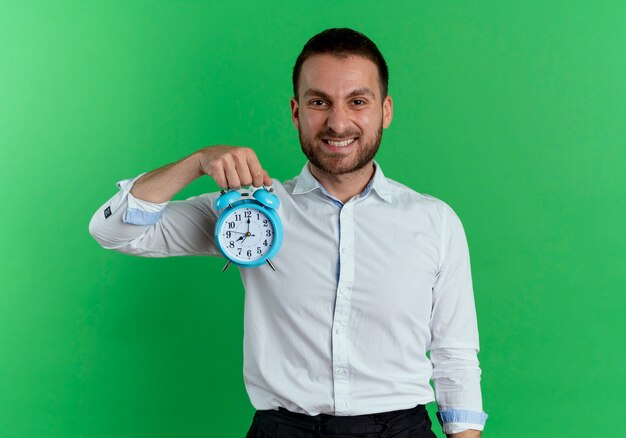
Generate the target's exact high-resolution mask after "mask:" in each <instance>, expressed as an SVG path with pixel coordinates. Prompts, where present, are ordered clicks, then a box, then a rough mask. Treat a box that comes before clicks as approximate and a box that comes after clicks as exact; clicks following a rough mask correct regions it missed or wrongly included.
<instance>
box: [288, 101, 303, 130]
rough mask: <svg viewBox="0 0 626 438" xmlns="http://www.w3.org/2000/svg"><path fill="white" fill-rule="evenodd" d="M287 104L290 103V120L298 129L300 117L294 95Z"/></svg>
mask: <svg viewBox="0 0 626 438" xmlns="http://www.w3.org/2000/svg"><path fill="white" fill-rule="evenodd" d="M289 104H290V105H291V122H292V123H293V126H294V127H295V128H296V129H298V122H299V117H300V113H299V111H298V100H297V99H296V98H295V97H292V98H291V101H290V102H289Z"/></svg>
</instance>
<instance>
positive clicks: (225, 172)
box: [131, 145, 272, 203]
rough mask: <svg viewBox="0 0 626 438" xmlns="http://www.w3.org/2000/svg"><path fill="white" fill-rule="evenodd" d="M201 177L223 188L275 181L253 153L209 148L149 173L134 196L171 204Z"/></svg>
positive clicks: (138, 183) (137, 183) (245, 149)
mask: <svg viewBox="0 0 626 438" xmlns="http://www.w3.org/2000/svg"><path fill="white" fill-rule="evenodd" d="M202 175H209V176H211V177H212V178H213V179H214V180H215V182H216V183H217V185H218V186H219V187H220V188H232V189H237V188H240V187H241V186H248V185H253V186H255V187H260V186H261V185H271V184H272V179H271V178H270V177H269V175H268V174H267V172H266V171H265V170H264V169H263V168H262V167H261V164H260V163H259V159H258V158H257V156H256V154H255V153H254V151H253V150H252V149H250V148H248V147H240V146H221V145H220V146H209V147H205V148H203V149H200V150H199V151H197V152H194V153H193V154H191V155H189V156H187V157H185V158H183V159H181V160H179V161H177V162H175V163H172V164H168V165H166V166H163V167H160V168H158V169H155V170H153V171H152V172H149V173H146V174H145V175H143V176H142V177H141V178H139V179H138V180H137V181H135V184H134V185H133V188H132V189H131V193H132V195H133V196H135V197H136V198H138V199H142V200H144V201H149V202H155V203H162V202H166V201H169V200H170V199H172V198H173V197H174V195H175V194H176V193H178V192H180V191H181V190H182V189H183V188H185V187H186V186H187V185H188V184H189V183H191V182H192V181H194V180H195V179H197V178H199V177H201V176H202Z"/></svg>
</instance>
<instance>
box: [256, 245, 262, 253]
mask: <svg viewBox="0 0 626 438" xmlns="http://www.w3.org/2000/svg"><path fill="white" fill-rule="evenodd" d="M256 253H257V254H263V251H261V247H260V246H257V247H256Z"/></svg>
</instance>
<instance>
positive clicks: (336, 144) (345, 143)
mask: <svg viewBox="0 0 626 438" xmlns="http://www.w3.org/2000/svg"><path fill="white" fill-rule="evenodd" d="M354 140H356V139H355V138H348V139H347V140H341V141H335V140H328V139H325V140H324V143H326V144H329V145H331V146H334V147H338V148H342V147H345V146H348V145H350V144H352V142H354Z"/></svg>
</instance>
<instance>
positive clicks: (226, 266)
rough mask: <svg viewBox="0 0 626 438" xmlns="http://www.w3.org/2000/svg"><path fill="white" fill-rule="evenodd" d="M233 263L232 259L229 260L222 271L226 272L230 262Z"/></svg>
mask: <svg viewBox="0 0 626 438" xmlns="http://www.w3.org/2000/svg"><path fill="white" fill-rule="evenodd" d="M231 263H232V261H231V260H229V261H228V263H226V264H225V265H224V267H223V268H222V272H224V271H225V270H227V269H228V267H229V266H230V264H231Z"/></svg>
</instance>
